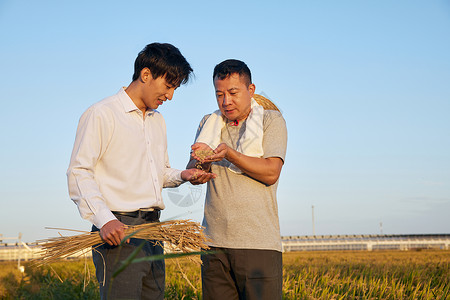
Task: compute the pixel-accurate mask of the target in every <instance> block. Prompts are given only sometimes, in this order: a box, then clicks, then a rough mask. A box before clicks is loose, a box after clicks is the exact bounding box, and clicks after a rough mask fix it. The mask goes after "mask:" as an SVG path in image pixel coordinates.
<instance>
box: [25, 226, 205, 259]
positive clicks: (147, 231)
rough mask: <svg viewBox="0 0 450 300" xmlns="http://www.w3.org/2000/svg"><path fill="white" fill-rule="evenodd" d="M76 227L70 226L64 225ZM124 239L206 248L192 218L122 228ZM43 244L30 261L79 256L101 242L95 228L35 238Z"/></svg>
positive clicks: (193, 249)
mask: <svg viewBox="0 0 450 300" xmlns="http://www.w3.org/2000/svg"><path fill="white" fill-rule="evenodd" d="M64 230H70V231H77V230H71V229H64ZM125 236H126V237H125V239H124V240H127V239H128V238H131V237H132V238H138V239H144V240H155V241H157V242H168V243H169V248H170V250H172V251H177V252H183V253H189V252H199V251H203V250H207V249H209V247H208V246H207V245H206V242H207V241H208V239H207V237H206V236H205V235H204V233H203V227H202V226H201V225H200V224H199V223H197V222H194V221H191V220H171V221H164V222H155V223H147V224H142V225H136V226H127V227H126V228H125ZM37 242H38V244H40V245H41V246H42V250H41V251H40V258H38V259H35V260H33V261H32V263H33V264H35V265H38V266H40V265H44V264H49V263H54V262H57V261H59V260H62V259H65V258H67V257H68V256H81V255H83V254H84V253H86V252H88V251H90V250H91V248H96V247H99V246H101V245H103V244H104V243H105V242H103V240H102V239H101V238H100V234H99V232H98V231H96V232H84V233H82V234H78V235H74V236H60V237H54V238H49V239H44V240H39V241H37Z"/></svg>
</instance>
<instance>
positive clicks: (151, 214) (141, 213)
mask: <svg viewBox="0 0 450 300" xmlns="http://www.w3.org/2000/svg"><path fill="white" fill-rule="evenodd" d="M112 213H113V214H114V215H116V216H126V217H131V218H141V219H145V220H147V221H159V217H160V216H161V210H159V209H154V210H142V209H139V210H135V211H113V212H112Z"/></svg>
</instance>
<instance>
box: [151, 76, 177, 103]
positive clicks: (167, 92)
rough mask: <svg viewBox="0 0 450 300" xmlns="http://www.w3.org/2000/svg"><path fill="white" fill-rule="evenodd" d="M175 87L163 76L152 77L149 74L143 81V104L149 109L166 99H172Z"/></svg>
mask: <svg viewBox="0 0 450 300" xmlns="http://www.w3.org/2000/svg"><path fill="white" fill-rule="evenodd" d="M176 88H177V87H175V86H172V85H170V84H169V83H168V82H167V81H166V78H165V77H158V78H156V79H153V77H152V76H151V75H150V77H149V78H148V80H147V82H146V83H145V95H144V96H143V101H144V104H145V105H146V106H147V107H148V108H151V109H157V108H158V107H159V106H160V105H162V104H163V103H164V101H166V100H172V97H173V93H174V91H175V89H176Z"/></svg>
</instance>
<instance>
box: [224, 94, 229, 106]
mask: <svg viewBox="0 0 450 300" xmlns="http://www.w3.org/2000/svg"><path fill="white" fill-rule="evenodd" d="M230 103H231V98H230V97H229V96H227V95H223V100H222V105H223V106H227V105H229V104H230Z"/></svg>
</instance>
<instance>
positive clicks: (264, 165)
mask: <svg viewBox="0 0 450 300" xmlns="http://www.w3.org/2000/svg"><path fill="white" fill-rule="evenodd" d="M226 159H227V160H228V161H229V162H231V163H232V164H234V165H235V166H236V167H238V168H239V169H240V170H241V171H242V172H244V173H245V174H247V175H248V176H250V177H251V178H253V179H256V180H258V181H260V182H262V183H264V184H266V185H272V184H274V183H276V182H277V180H278V178H279V177H280V173H281V168H282V166H283V161H282V160H281V158H279V157H269V158H259V157H252V156H247V155H244V154H242V153H240V152H238V151H236V150H234V149H229V150H228V151H227V155H226Z"/></svg>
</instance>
